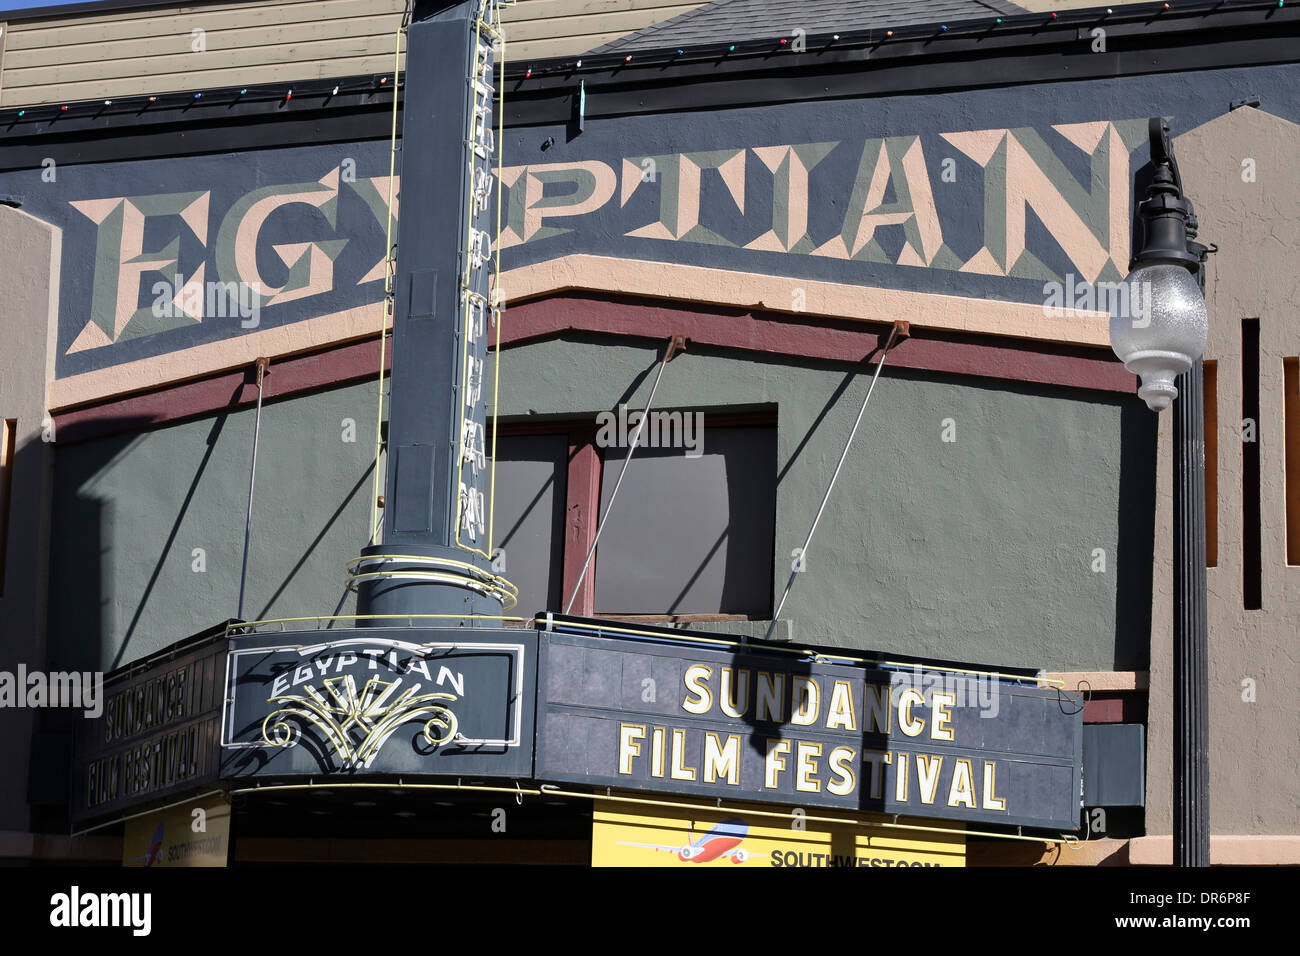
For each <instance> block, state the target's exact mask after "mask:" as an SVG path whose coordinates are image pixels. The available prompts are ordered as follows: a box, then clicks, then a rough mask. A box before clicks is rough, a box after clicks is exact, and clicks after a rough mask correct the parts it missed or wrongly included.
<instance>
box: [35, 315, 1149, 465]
mask: <svg viewBox="0 0 1300 956" xmlns="http://www.w3.org/2000/svg"><path fill="white" fill-rule="evenodd" d="M888 331H889V326H888V325H887V324H884V323H882V324H881V325H880V326H879V327H876V328H872V327H869V326H863V325H862V324H861V323H847V322H828V321H826V320H817V319H816V318H809V319H808V320H807V321H797V320H792V319H791V318H790V317H789V316H787V315H784V314H780V313H774V312H762V311H742V310H737V309H729V308H723V307H718V306H708V305H696V306H684V305H673V304H666V303H663V302H658V301H656V302H647V301H643V300H633V299H629V298H626V297H618V296H607V295H557V296H552V297H550V298H546V299H539V300H534V301H529V302H524V303H521V304H520V305H518V306H515V307H513V308H511V309H509V310H508V311H507V313H506V316H505V319H504V320H503V325H502V330H501V343H502V345H503V346H517V345H522V344H525V343H527V342H529V341H532V340H535V339H539V338H544V337H546V336H550V335H556V334H559V333H563V332H584V333H593V334H599V335H615V336H631V337H635V338H640V339H647V338H648V339H656V340H660V339H667V338H668V336H669V335H674V334H680V335H685V336H686V337H687V338H688V339H689V340H690V341H691V342H692V343H694V344H696V345H705V346H709V347H712V348H718V349H737V350H741V351H747V352H764V353H769V354H774V355H785V356H791V357H797V358H816V359H824V360H830V361H837V362H861V361H862V360H863V359H866V358H868V357H871V358H872V360H873V361H874V358H875V355H876V353H877V352H878V350H879V349H880V348H881V347H882V346H883V344H884V340H885V336H886V335H887V334H888ZM385 365H386V366H390V367H391V352H390V351H389V350H386V362H385ZM889 365H891V366H894V367H898V368H910V369H918V370H924V371H932V372H942V373H947V374H952V375H965V376H974V377H978V378H988V379H1000V380H1003V381H1016V382H1033V383H1038V384H1043V385H1058V386H1066V387H1071V388H1084V389H1090V390H1094V391H1103V392H1117V393H1121V394H1129V395H1131V394H1134V393H1135V392H1136V382H1137V380H1136V378H1135V377H1134V376H1133V375H1131V374H1130V373H1129V372H1128V371H1126V370H1125V368H1124V366H1123V365H1121V364H1120V363H1119V362H1118V361H1116V360H1115V359H1114V358H1113V357H1112V356H1110V353H1109V352H1103V351H1102V350H1100V349H1090V348H1086V347H1081V346H1069V345H1055V344H1052V343H1047V342H1031V341H1022V340H1011V339H1005V338H1002V337H993V336H977V335H959V334H952V333H940V332H935V331H933V330H918V331H917V332H916V333H914V335H913V337H911V338H909V339H906V340H904V341H903V342H901V343H900V344H898V345H896V346H895V347H894V349H893V351H892V352H891V353H890V358H889ZM378 369H379V340H378V339H370V340H366V341H360V342H349V343H346V344H343V345H339V346H337V347H334V348H330V349H326V350H323V351H320V352H314V353H310V354H305V355H296V356H289V357H286V358H282V359H278V360H275V359H273V360H272V364H271V366H270V374H268V375H267V377H266V381H265V386H264V388H265V394H264V396H263V401H274V400H275V399H277V398H288V397H291V396H294V395H301V394H305V393H308V392H311V391H314V390H316V389H321V388H329V387H333V386H338V385H344V384H348V383H351V382H356V381H361V380H364V379H367V378H370V377H372V376H375V375H377V373H378ZM256 400H257V388H256V385H255V384H254V377H253V370H252V367H251V366H250V367H249V368H248V369H245V370H237V371H232V372H227V373H224V374H221V375H215V376H212V377H210V378H204V379H198V380H195V381H191V382H184V383H181V384H178V385H174V386H171V387H167V388H162V389H158V390H155V391H152V392H142V393H139V394H137V395H131V396H128V397H126V398H121V399H118V400H116V401H112V402H106V403H104V404H102V405H92V406H87V407H84V408H78V409H75V410H72V411H69V412H65V413H64V414H61V415H57V416H55V419H54V424H55V434H56V436H57V439H58V440H59V441H61V442H73V441H85V440H87V439H90V438H97V437H102V436H104V435H110V434H114V433H117V432H122V431H134V430H137V429H141V428H149V427H153V426H157V425H163V424H166V423H168V422H175V421H181V420H183V419H186V418H193V417H195V416H198V415H205V414H209V413H212V412H215V411H220V410H227V411H231V410H234V409H237V408H241V407H244V406H247V405H250V404H252V403H253V402H255V401H256Z"/></svg>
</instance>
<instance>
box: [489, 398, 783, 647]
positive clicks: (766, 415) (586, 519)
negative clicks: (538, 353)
mask: <svg viewBox="0 0 1300 956" xmlns="http://www.w3.org/2000/svg"><path fill="white" fill-rule="evenodd" d="M668 410H671V411H683V412H686V411H690V412H694V411H701V409H685V408H683V409H677V408H673V409H668ZM703 411H704V414H705V416H706V421H707V424H706V425H705V428H706V429H707V428H745V427H771V428H776V427H777V412H776V410H775V409H764V410H760V411H735V412H728V411H722V412H710V411H707V410H703ZM596 432H597V427H596V422H595V420H594V417H586V418H581V419H573V418H559V419H555V418H552V419H546V420H544V421H527V420H518V419H516V420H513V421H511V420H508V419H506V420H501V421H499V422H497V423H496V428H495V435H500V436H501V437H503V438H504V437H511V436H520V435H563V436H566V437H567V439H568V449H569V450H568V455H567V459H566V461H567V466H568V471H567V474H566V475H565V502H564V536H563V540H562V541H561V543H560V560H561V561H562V562H563V566H564V573H563V575H562V580H563V586H562V588H561V597H560V600H561V602H562V603H567V602H568V600H569V595H571V594H573V589H574V586H575V585H576V584H577V582H578V576H579V574H581V573H582V564H583V561H585V560H586V557H587V551H588V550H589V549H590V548H591V544H592V541H593V540H594V538H595V536H596V522H597V521H598V520H599V515H600V497H601V481H602V479H603V477H604V471H605V454H604V453H605V451H606V449H602V448H600V447H599V446H597V444H596ZM495 435H494V433H493V428H492V424H491V423H489V426H488V435H487V440H488V442H489V443H491V442H492V441H494V438H495ZM489 447H491V445H490V444H489ZM617 450H618V451H621V452H622V453H623V454H624V455H626V454H627V452H626V449H617ZM635 461H636V458H635V456H633V462H634V463H635ZM778 474H779V472H778ZM776 505H777V502H773V508H775V507H776ZM771 553H772V556H773V561H775V555H776V540H775V529H774V530H773V541H772V552H771ZM598 556H599V555H596V556H595V557H593V560H592V566H591V567H590V568H588V569H587V574H586V576H585V577H584V578H583V580H582V587H581V588H580V589H579V591H578V594H577V597H576V599H575V600H574V602H573V609H572V611H571V612H570V613H572V614H574V615H577V616H579V617H594V618H600V619H603V620H611V621H628V622H633V623H641V624H676V623H690V622H708V621H766V620H770V619H771V616H772V607H773V595H772V593H770V592H771V586H770V585H769V595H768V598H769V600H768V606H767V611H766V612H764V614H763V615H759V616H757V617H756V616H753V615H750V614H707V613H706V614H618V613H600V614H598V613H596V611H595V604H596V592H595V587H596V567H595V560H596V557H598ZM555 610H556V611H563V607H560V608H556V609H555Z"/></svg>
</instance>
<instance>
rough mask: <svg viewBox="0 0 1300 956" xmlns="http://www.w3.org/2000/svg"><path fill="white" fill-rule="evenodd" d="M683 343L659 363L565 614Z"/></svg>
mask: <svg viewBox="0 0 1300 956" xmlns="http://www.w3.org/2000/svg"><path fill="white" fill-rule="evenodd" d="M683 341H684V340H683V339H682V337H681V336H676V335H675V336H673V337H672V338H671V339H669V340H668V351H667V352H665V353H664V360H663V361H662V362H661V363H659V374H658V375H656V376H655V383H654V386H653V387H652V388H651V389H650V398H649V399H648V400H647V401H646V404H645V411H643V412H642V413H641V421H639V422H637V426H636V434H635V435H633V436H632V440H631V441H630V442H628V449H627V458H625V459H623V470H622V471H620V472H619V474H618V481H616V482H614V492H613V494H611V495H610V496H609V504H607V505H606V506H605V513H604V514H603V515H602V516H601V518H600V520H599V521H598V522H596V535H595V537H594V538H592V540H591V547H590V548H588V549H587V558H586V560H585V561H583V562H582V571H581V572H580V573H579V574H578V580H577V581H576V582H574V585H573V593H572V594H570V595H569V603H568V604H566V605H565V606H564V613H565V614H568V613H569V610H570V609H571V608H572V607H573V602H574V601H575V600H577V597H578V591H579V590H580V589H581V588H582V581H583V579H584V578H585V577H586V576H587V568H588V567H590V566H591V556H592V555H593V554H595V553H596V545H597V544H599V543H600V533H601V531H603V530H604V528H605V522H606V521H607V520H608V519H609V515H610V512H612V511H613V510H614V499H615V498H617V497H618V489H619V488H620V487H622V484H623V479H624V478H625V477H626V476H627V469H628V466H629V465H631V464H632V455H633V453H634V452H635V451H636V448H637V445H638V444H639V443H640V441H641V431H642V429H644V428H645V423H646V420H647V419H648V418H649V417H650V410H651V409H652V408H653V407H654V403H655V393H656V392H658V391H659V380H660V379H661V378H663V377H664V369H666V368H667V367H668V363H669V361H671V359H672V357H673V356H674V355H675V354H676V352H677V349H678V348H680V347H681V343H682V342H683Z"/></svg>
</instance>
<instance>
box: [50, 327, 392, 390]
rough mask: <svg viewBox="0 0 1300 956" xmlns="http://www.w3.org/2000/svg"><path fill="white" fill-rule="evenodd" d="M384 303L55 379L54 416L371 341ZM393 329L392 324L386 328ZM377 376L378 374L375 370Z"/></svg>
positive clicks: (53, 386) (52, 386) (52, 383)
mask: <svg viewBox="0 0 1300 956" xmlns="http://www.w3.org/2000/svg"><path fill="white" fill-rule="evenodd" d="M383 312H384V303H383V302H372V303H370V304H369V305H363V306H358V307H357V308H355V309H347V310H344V311H342V312H333V313H331V314H329V315H321V316H317V317H316V318H314V319H304V320H303V321H301V322H293V323H290V324H289V325H282V326H279V327H278V328H274V329H264V330H262V331H260V332H249V333H247V334H245V335H239V336H235V337H232V338H229V339H223V340H221V341H219V342H208V343H206V344H204V345H196V346H195V347H194V348H190V349H184V350H182V351H179V352H172V353H170V354H168V355H159V356H155V357H153V358H147V359H140V360H138V361H135V362H124V363H123V364H121V365H113V366H110V367H109V368H104V369H97V370H96V371H94V372H85V373H83V374H81V375H72V376H69V377H68V378H62V379H56V380H54V381H52V382H50V384H49V388H48V390H47V395H48V405H49V409H50V411H51V412H56V411H60V410H61V409H65V408H72V407H74V406H77V405H85V404H87V403H89V402H96V401H102V400H104V399H108V398H113V397H115V396H118V395H126V394H128V393H130V392H140V391H146V390H149V389H154V388H159V387H161V386H164V385H170V384H174V383H176V382H183V381H185V380H186V379H192V378H198V377H200V376H203V375H210V374H212V373H214V372H225V371H229V370H230V369H235V368H240V367H241V366H244V365H251V364H253V362H254V361H256V360H257V358H258V357H259V356H262V355H267V356H270V357H271V358H272V359H273V360H274V359H276V358H282V357H284V356H286V355H293V354H296V353H298V352H307V351H310V350H312V349H318V348H320V347H321V346H323V345H333V344H335V343H339V342H347V341H350V340H352V339H359V338H364V337H366V336H372V335H374V334H375V332H376V331H377V330H378V328H379V319H380V316H382V315H383ZM387 326H388V327H391V326H392V323H391V322H388V323H387ZM375 374H376V375H378V374H379V370H378V369H375Z"/></svg>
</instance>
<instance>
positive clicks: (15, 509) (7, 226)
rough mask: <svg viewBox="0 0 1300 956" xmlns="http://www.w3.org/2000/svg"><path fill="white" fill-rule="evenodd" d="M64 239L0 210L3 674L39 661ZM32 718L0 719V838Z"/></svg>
mask: <svg viewBox="0 0 1300 956" xmlns="http://www.w3.org/2000/svg"><path fill="white" fill-rule="evenodd" d="M60 243H61V233H60V232H59V230H57V229H55V228H54V227H53V226H50V225H48V224H47V223H44V222H41V221H40V220H39V219H35V218H33V217H31V216H29V215H27V213H25V212H22V211H21V210H18V209H14V208H12V207H9V206H0V262H3V263H4V264H5V270H6V281H5V294H4V295H3V296H0V343H2V344H0V356H3V357H2V358H0V418H15V419H17V420H18V426H17V442H16V445H17V449H16V453H15V455H14V476H13V486H12V491H11V494H12V498H11V500H10V513H9V534H8V539H9V540H8V553H7V560H6V562H5V572H4V576H5V579H4V581H3V582H0V584H2V586H0V670H4V671H9V672H11V673H12V672H13V671H14V670H15V668H16V665H17V664H18V663H19V662H22V663H25V664H27V665H28V666H29V667H32V668H39V667H43V666H44V660H45V653H44V647H45V608H46V602H45V588H46V578H47V576H48V568H49V551H48V543H49V507H50V506H49V491H50V481H49V470H50V458H51V456H50V455H49V446H48V445H47V444H46V443H45V442H43V441H42V440H41V422H42V420H43V419H44V418H45V383H46V381H47V380H48V379H50V378H52V377H53V370H54V348H55V345H54V332H55V328H54V326H55V316H56V315H57V308H58V291H57V290H58V281H59V253H60ZM32 726H33V714H32V711H30V710H25V709H22V710H18V709H14V710H0V767H4V768H5V769H4V775H5V779H6V780H8V781H11V782H16V781H22V782H23V784H24V785H23V786H14V785H12V783H11V784H9V785H5V786H0V834H2V833H4V832H5V831H19V832H21V831H25V830H26V829H27V827H28V825H29V820H28V810H27V788H26V786H25V783H26V780H27V762H28V757H29V751H30V745H31V734H32Z"/></svg>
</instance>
